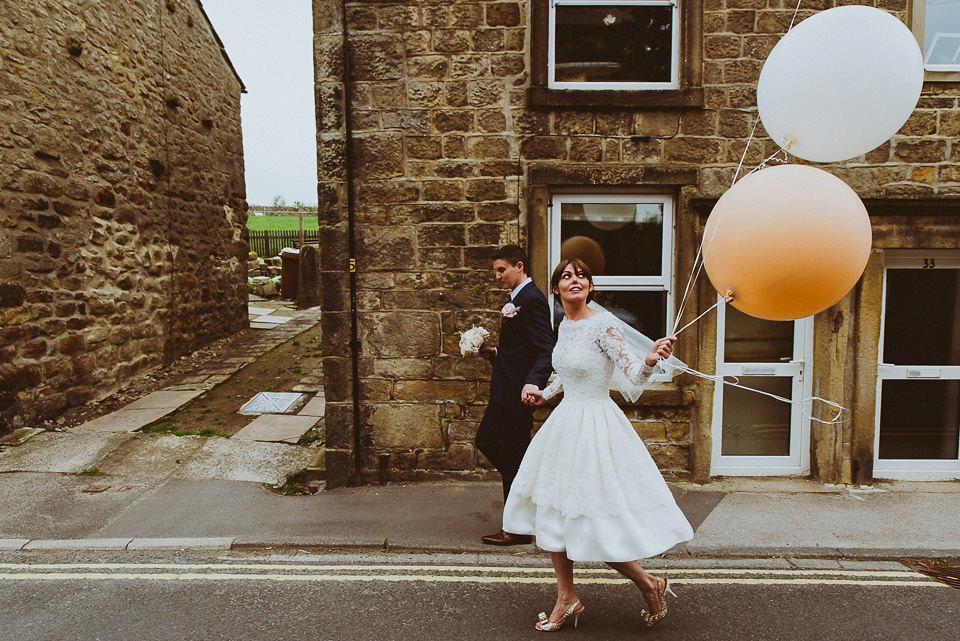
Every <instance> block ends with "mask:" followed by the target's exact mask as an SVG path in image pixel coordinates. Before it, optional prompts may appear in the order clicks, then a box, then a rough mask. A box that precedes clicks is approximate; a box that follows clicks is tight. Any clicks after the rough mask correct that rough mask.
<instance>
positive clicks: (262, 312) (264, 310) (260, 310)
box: [247, 305, 273, 316]
mask: <svg viewBox="0 0 960 641" xmlns="http://www.w3.org/2000/svg"><path fill="white" fill-rule="evenodd" d="M272 311H273V308H271V307H254V306H253V305H249V306H247V313H248V314H250V315H251V316H266V315H267V314H269V313H270V312H272Z"/></svg>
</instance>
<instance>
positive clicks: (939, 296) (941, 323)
mask: <svg viewBox="0 0 960 641" xmlns="http://www.w3.org/2000/svg"><path fill="white" fill-rule="evenodd" d="M958 305H960V269H888V270H887V301H886V312H885V315H884V329H883V362H884V363H889V364H891V365H960V310H958Z"/></svg>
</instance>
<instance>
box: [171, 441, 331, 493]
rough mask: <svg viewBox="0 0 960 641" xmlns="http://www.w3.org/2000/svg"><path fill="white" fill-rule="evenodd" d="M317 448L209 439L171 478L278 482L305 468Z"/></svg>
mask: <svg viewBox="0 0 960 641" xmlns="http://www.w3.org/2000/svg"><path fill="white" fill-rule="evenodd" d="M313 453H314V450H312V449H310V448H306V447H295V446H290V445H283V444H279V443H260V442H257V441H247V440H234V439H232V438H231V439H224V438H211V439H207V442H206V443H204V445H203V447H202V448H201V449H200V450H199V451H198V452H196V453H195V454H194V455H193V456H192V457H191V458H190V460H188V461H187V462H186V463H184V464H183V465H181V466H180V467H179V468H178V469H177V470H176V471H175V472H174V473H173V474H172V475H171V476H170V478H171V480H173V479H180V480H199V479H216V480H223V481H250V482H252V483H269V484H271V485H276V484H278V483H282V482H283V481H284V480H286V478H287V476H288V475H290V474H292V473H294V472H299V471H300V470H302V469H304V468H305V467H306V466H307V465H308V464H309V463H310V460H311V458H312V457H313Z"/></svg>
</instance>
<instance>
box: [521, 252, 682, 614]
mask: <svg viewBox="0 0 960 641" xmlns="http://www.w3.org/2000/svg"><path fill="white" fill-rule="evenodd" d="M550 290H551V291H552V292H553V295H554V296H559V297H560V302H561V303H562V304H563V311H564V316H565V318H564V320H563V321H562V322H561V323H560V329H559V338H558V340H557V344H556V347H555V348H554V351H553V366H554V369H555V370H556V371H557V377H556V379H555V380H554V381H553V382H552V383H551V384H549V385H548V386H547V388H546V389H544V390H537V391H535V392H532V393H529V394H528V395H527V396H526V397H525V398H524V399H523V400H524V402H526V403H527V404H529V405H534V406H538V405H543V404H544V402H546V400H547V399H549V398H551V397H553V396H555V395H556V394H558V393H560V392H561V391H563V392H564V398H563V400H562V401H561V403H560V404H559V405H558V406H557V407H556V408H555V409H554V410H553V412H552V413H551V415H550V417H549V418H548V419H547V420H546V422H545V423H544V424H543V426H542V427H541V428H540V430H539V431H538V432H537V434H536V435H535V436H534V438H533V441H532V442H531V443H530V447H529V448H528V449H527V453H526V454H525V455H524V457H523V463H521V465H520V470H519V472H518V473H517V477H516V479H515V480H514V482H513V487H512V488H511V490H510V495H509V497H508V498H507V502H506V505H505V507H504V512H503V529H504V530H505V531H507V532H514V533H517V534H535V535H536V537H537V546H538V547H540V548H542V549H544V550H547V551H548V552H550V559H551V561H552V562H553V569H554V572H555V573H556V577H557V602H556V605H555V606H554V608H553V611H552V612H551V614H550V616H547V615H546V613H545V612H541V613H540V616H539V618H540V620H539V622H538V623H537V625H536V627H537V629H538V630H541V631H544V632H554V631H556V630H559V629H560V628H561V626H563V624H564V623H566V621H567V620H568V619H571V618H572V619H573V624H574V627H576V624H577V620H578V618H579V617H580V615H581V614H582V613H583V611H584V606H583V604H582V603H580V600H579V598H578V597H577V593H576V589H575V587H574V581H573V564H574V562H575V561H604V562H606V564H607V565H609V566H610V567H611V568H613V569H614V570H616V571H618V572H620V573H621V574H623V575H624V576H625V577H627V578H628V579H630V580H631V581H633V583H634V584H636V586H637V587H638V588H640V592H641V594H642V596H643V599H644V601H645V603H646V608H644V609H643V610H642V611H641V616H642V617H643V619H644V621H646V623H647V625H653V624H655V623H657V622H658V621H660V620H661V619H662V618H663V617H664V616H665V615H666V614H667V603H666V594H667V593H669V594H671V595H672V594H673V592H672V591H671V590H670V585H669V582H668V581H667V579H665V578H662V577H654V576H652V575H651V574H649V573H648V572H647V571H646V570H644V569H643V568H642V567H641V566H640V564H639V563H637V559H642V558H647V557H650V556H654V555H656V554H660V553H661V552H664V551H665V550H668V549H670V548H671V547H673V546H674V545H676V544H677V543H681V542H683V541H688V540H690V539H691V538H693V529H692V528H691V527H690V524H689V523H688V522H687V520H686V518H685V517H684V516H683V513H682V512H680V509H679V508H678V507H677V504H676V502H675V501H674V500H673V495H672V494H671V493H670V490H669V488H668V487H667V484H666V483H665V482H664V480H663V477H662V476H661V475H660V471H659V470H658V469H657V466H656V463H654V461H653V459H652V458H651V457H650V454H649V453H648V452H647V449H646V447H645V446H644V445H643V441H641V440H640V437H639V436H637V433H636V431H634V428H633V426H632V425H631V424H630V422H629V421H628V420H627V417H626V416H625V415H624V414H623V412H622V411H621V410H620V408H619V407H618V406H617V405H616V403H614V402H613V399H611V398H610V391H609V389H610V381H611V378H612V376H613V374H614V372H615V370H619V372H620V373H621V374H622V375H623V376H624V377H625V378H626V379H627V380H628V381H629V382H630V383H631V384H633V385H635V386H637V387H638V388H639V389H642V388H643V387H645V386H646V385H648V384H649V380H650V375H651V374H652V373H653V371H654V366H655V365H656V363H657V361H658V360H659V359H661V358H664V359H666V358H668V357H669V356H670V354H671V353H672V351H673V344H674V342H675V341H676V337H675V336H667V337H665V338H661V339H659V340H658V341H656V342H654V343H653V346H652V347H651V348H650V351H649V352H648V353H647V354H646V356H645V357H643V358H640V357H638V356H637V355H635V354H633V353H632V352H631V350H630V347H629V345H628V343H627V341H626V340H625V337H624V333H623V329H622V328H623V325H622V324H621V323H620V321H619V320H617V319H616V317H614V316H613V314H611V313H610V312H607V311H600V310H597V309H595V308H593V307H591V306H588V303H589V302H590V300H591V299H592V298H593V277H592V276H591V275H590V271H589V269H588V268H587V266H586V264H584V263H583V262H582V261H580V260H578V259H568V260H563V261H561V262H560V264H559V265H557V268H556V269H555V270H554V272H553V277H552V278H551V280H550ZM638 391H639V390H638Z"/></svg>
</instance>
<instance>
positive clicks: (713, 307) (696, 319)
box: [673, 301, 720, 336]
mask: <svg viewBox="0 0 960 641" xmlns="http://www.w3.org/2000/svg"><path fill="white" fill-rule="evenodd" d="M719 304H720V301H717V302H716V303H714V304H713V306H712V307H711V308H710V309H708V310H707V311H705V312H704V313H702V314H700V315H699V316H697V317H696V318H694V319H693V320H692V321H690V322H689V323H687V324H686V325H684V326H683V327H681V328H680V329H678V330H677V331H675V332H674V333H673V335H674V336H679V335H680V332H682V331H683V330H685V329H686V328H688V327H690V326H691V325H693V324H694V323H696V322H697V321H698V320H700V319H701V318H703V317H704V316H706V315H707V314H709V313H710V312H712V311H713V310H714V309H716V307H717V306H718V305H719Z"/></svg>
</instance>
